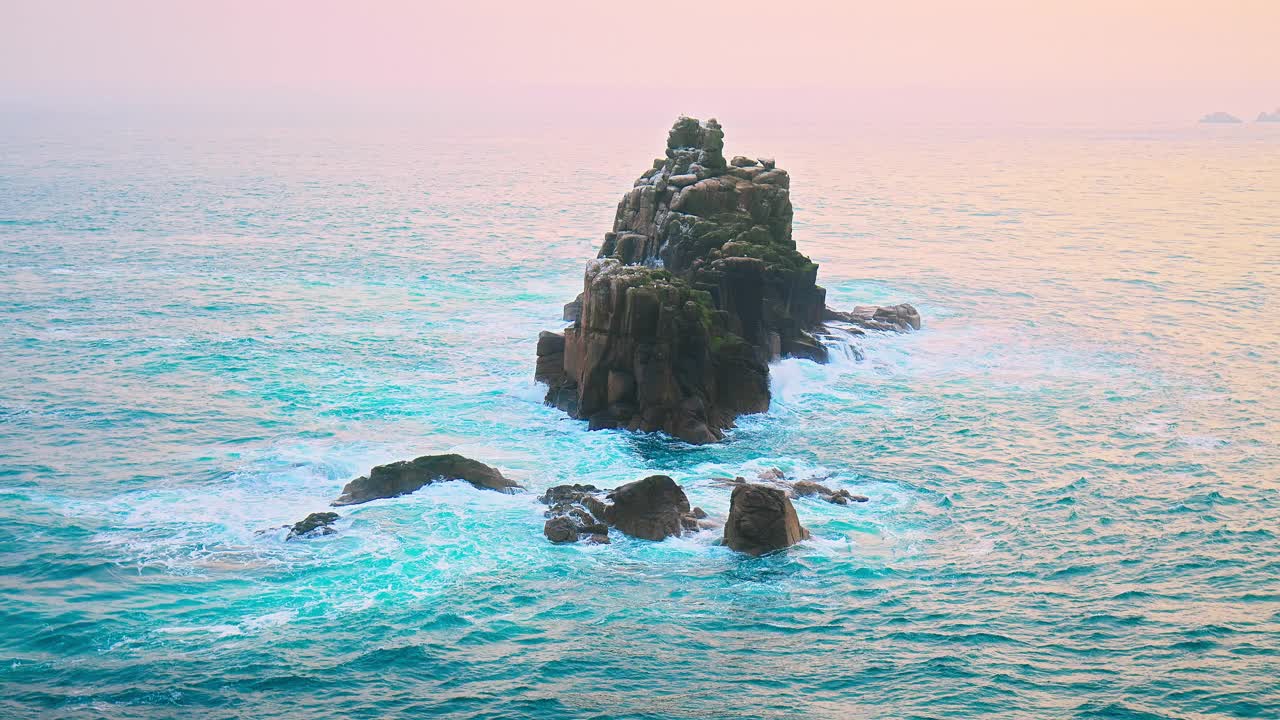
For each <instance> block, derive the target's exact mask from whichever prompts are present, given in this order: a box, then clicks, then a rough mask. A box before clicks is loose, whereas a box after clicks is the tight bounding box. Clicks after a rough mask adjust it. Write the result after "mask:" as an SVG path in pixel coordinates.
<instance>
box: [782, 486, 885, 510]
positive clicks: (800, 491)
mask: <svg viewBox="0 0 1280 720" xmlns="http://www.w3.org/2000/svg"><path fill="white" fill-rule="evenodd" d="M815 495H816V496H818V497H820V498H822V499H823V500H826V501H827V502H829V503H832V504H834V505H848V504H849V503H851V502H866V501H867V500H868V499H869V498H867V496H866V495H854V494H853V493H851V492H849V491H848V490H832V489H831V488H829V487H827V486H826V485H822V484H820V483H816V482H813V481H812V480H799V481H797V482H796V483H795V484H794V485H792V486H791V497H793V498H801V497H812V496H815Z"/></svg>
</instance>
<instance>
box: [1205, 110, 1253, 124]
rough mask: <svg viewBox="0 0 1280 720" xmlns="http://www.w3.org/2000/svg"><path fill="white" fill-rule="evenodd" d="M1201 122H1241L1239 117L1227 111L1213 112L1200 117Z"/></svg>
mask: <svg viewBox="0 0 1280 720" xmlns="http://www.w3.org/2000/svg"><path fill="white" fill-rule="evenodd" d="M1200 122H1202V123H1238V122H1243V121H1242V120H1241V119H1240V118H1238V117H1236V116H1235V115H1232V114H1231V113H1227V112H1214V113H1209V114H1208V115H1205V116H1204V117H1202V118H1200Z"/></svg>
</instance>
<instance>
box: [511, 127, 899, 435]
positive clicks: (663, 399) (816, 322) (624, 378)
mask: <svg viewBox="0 0 1280 720" xmlns="http://www.w3.org/2000/svg"><path fill="white" fill-rule="evenodd" d="M723 151H724V131H723V129H722V128H721V127H720V124H719V123H718V122H716V121H715V120H708V121H707V122H706V123H705V124H704V123H700V122H698V121H697V120H694V119H692V118H685V117H682V118H680V119H679V120H678V121H676V123H675V125H674V126H673V127H672V128H671V131H670V133H669V134H668V136H667V149H666V154H665V156H664V157H661V158H658V159H656V160H654V162H653V166H652V167H651V168H650V169H649V170H647V171H646V172H645V173H644V174H643V175H641V177H640V178H639V179H638V180H636V182H635V185H634V187H633V188H632V189H631V190H630V191H629V192H628V193H627V194H626V195H625V196H624V197H623V198H622V201H621V202H620V203H619V204H618V211H617V215H616V216H615V218H614V223H613V230H612V231H610V232H608V233H606V234H605V238H604V243H603V244H602V246H601V248H600V252H599V255H598V257H597V258H596V259H595V260H592V261H591V262H589V263H588V264H587V270H586V274H585V276H584V281H583V291H582V293H581V294H580V295H579V296H578V298H577V299H576V300H574V301H572V302H570V303H568V304H567V305H565V308H564V319H565V320H566V321H568V322H572V323H573V324H572V325H571V326H570V327H568V328H567V329H565V330H564V332H563V333H551V332H544V333H542V334H541V335H540V336H539V337H538V348H537V356H538V360H537V369H536V372H535V377H536V378H537V379H538V380H539V381H540V382H543V383H546V385H547V395H546V402H547V404H549V405H554V406H556V407H558V408H560V409H561V410H564V411H565V412H567V413H569V414H570V415H571V416H573V417H575V418H579V419H584V420H587V421H588V422H589V423H590V428H591V429H593V430H594V429H601V428H627V429H630V430H641V431H655V430H658V431H662V432H665V433H667V434H669V435H673V436H675V437H677V438H680V439H682V440H685V441H687V442H690V443H709V442H714V441H716V440H719V439H721V438H722V437H723V434H724V430H725V429H727V428H730V427H733V423H734V420H735V418H737V417H738V416H739V415H745V414H749V413H758V412H764V411H766V410H768V408H769V399H770V398H769V366H768V363H769V362H771V361H773V360H776V359H778V358H781V357H784V356H792V357H802V358H808V359H811V360H815V361H819V362H822V361H825V360H826V359H827V351H826V348H825V347H824V346H823V345H822V343H821V342H820V341H819V340H818V339H817V336H816V333H819V332H822V331H823V330H824V327H823V322H824V320H825V319H826V317H827V316H828V315H830V314H831V313H833V312H835V311H829V310H828V309H827V308H826V305H825V302H826V290H824V289H823V288H822V287H821V286H819V285H818V284H817V283H816V280H817V272H818V266H817V265H816V264H814V263H813V262H811V261H810V260H809V258H808V257H806V256H805V255H803V254H802V253H800V252H799V251H798V250H797V249H796V243H795V240H793V239H792V237H791V221H792V215H793V210H792V206H791V191H790V188H791V178H790V176H789V175H788V174H787V172H786V171H785V170H782V169H781V168H779V167H777V165H776V164H775V163H774V161H773V159H772V158H759V159H751V158H748V157H744V156H736V157H734V158H733V160H732V161H731V162H726V161H725V158H724V152H723ZM895 307H896V308H899V309H900V310H897V311H895V310H894V309H884V308H871V309H870V310H869V315H868V313H859V310H861V309H855V311H854V312H855V313H857V316H856V318H855V319H849V320H845V322H849V323H852V324H858V323H859V322H862V321H863V315H868V317H867V318H866V319H865V324H859V325H858V326H859V327H867V328H869V329H905V328H906V327H911V328H918V327H919V325H920V321H919V314H918V313H915V310H914V308H910V306H895ZM906 309H909V310H910V312H907V310H906ZM881 311H884V312H881ZM877 315H879V317H877ZM912 317H914V320H912V319H911V318H912Z"/></svg>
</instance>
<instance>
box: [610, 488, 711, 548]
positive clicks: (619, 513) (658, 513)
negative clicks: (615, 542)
mask: <svg viewBox="0 0 1280 720" xmlns="http://www.w3.org/2000/svg"><path fill="white" fill-rule="evenodd" d="M608 497H609V500H611V501H612V502H613V504H612V505H609V506H607V507H606V509H605V517H606V518H607V519H608V521H609V523H610V524H611V525H613V526H614V527H616V528H618V529H619V530H621V531H622V532H624V533H626V534H628V535H630V536H631V537H637V538H641V539H644V540H662V539H664V538H668V537H671V536H673V535H679V534H680V533H682V532H684V531H685V530H689V529H694V528H696V527H697V520H696V518H695V519H693V520H694V521H693V523H692V524H691V525H692V527H690V524H689V523H687V522H686V521H685V520H684V519H685V518H686V517H689V518H693V516H692V508H690V507H689V498H688V497H686V496H685V494H684V490H683V489H681V487H680V486H679V485H677V484H676V481H675V480H672V479H671V478H670V477H668V476H666V475H651V476H649V477H647V478H645V479H643V480H637V481H635V482H633V483H627V484H626V485H622V486H620V487H618V488H617V489H615V490H614V491H613V492H611V493H609V496H608Z"/></svg>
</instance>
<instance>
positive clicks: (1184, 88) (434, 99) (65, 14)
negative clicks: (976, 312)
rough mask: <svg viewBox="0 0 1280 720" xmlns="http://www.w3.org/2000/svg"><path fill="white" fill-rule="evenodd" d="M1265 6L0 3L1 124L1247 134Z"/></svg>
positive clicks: (1269, 13)
mask: <svg viewBox="0 0 1280 720" xmlns="http://www.w3.org/2000/svg"><path fill="white" fill-rule="evenodd" d="M1278 106H1280V0H1216V1H1210V0H1195V1H1191V0H1107V1H1105V2H1104V1H1101V0H1017V1H1014V0H964V1H959V0H957V1H953V2H945V1H942V0H934V1H931V2H925V1H922V0H896V1H894V2H888V1H886V0H875V1H873V2H862V1H860V0H847V1H843V2H842V1H840V0H828V1H826V2H814V1H810V0H687V1H685V2H660V1H659V0H646V1H645V2H627V1H621V2H613V1H611V0H595V1H594V2H576V1H568V0H564V1H552V2H536V1H534V0H513V1H510V2H499V1H496V0H452V1H449V2H436V1H432V0H427V1H424V2H408V1H407V0H406V1H401V2H393V1H390V0H366V1H363V2H354V1H353V2H345V3H338V2H327V1H325V0H277V1H274V2H273V1H271V0H256V1H254V2H244V1H241V0H219V1H217V2H214V1H212V0H209V1H201V0H185V1H176V2H174V1H168V0H110V1H101V2H94V1H85V2H75V1H68V0H30V1H28V0H0V107H5V108H10V109H14V108H17V109H24V108H74V109H90V110H96V111H104V112H106V111H112V110H131V109H132V110H139V111H142V110H149V109H186V110H191V111H218V112H246V113H252V112H258V111H269V110H273V109H289V108H292V109H305V110H306V111H308V112H320V113H325V112H333V113H338V112H360V111H371V112H419V113H420V112H426V113H435V114H440V115H449V114H459V115H466V114H473V115H474V114H477V113H496V114H501V115H504V116H509V115H511V114H522V115H528V116H536V115H554V114H557V113H560V114H572V113H582V114H586V115H587V116H590V117H615V118H624V117H638V118H640V119H643V120H644V121H648V118H649V117H660V118H668V117H670V116H671V115H672V114H673V113H679V112H685V113H689V114H702V113H705V114H715V113H716V112H717V111H719V112H721V113H722V114H728V113H732V112H742V111H750V110H754V111H757V112H760V113H762V114H771V115H774V116H777V117H785V116H787V115H788V114H798V113H805V114H813V113H819V114H821V113H832V114H842V115H845V116H848V117H857V118H862V119H867V120H885V121H890V122H897V121H902V120H928V121H937V122H995V121H1015V122H1045V123H1055V122H1089V121H1105V120H1110V119H1124V120H1139V121H1173V122H1178V121H1184V120H1188V119H1190V120H1192V121H1193V120H1194V119H1196V118H1198V117H1199V116H1200V115H1203V114H1205V113H1208V112H1212V111H1218V110H1223V111H1227V112H1232V113H1235V114H1237V115H1240V116H1242V117H1246V119H1252V118H1253V117H1255V116H1256V115H1257V114H1258V113H1259V112H1260V111H1262V110H1272V109H1275V108H1277V107H1278Z"/></svg>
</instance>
